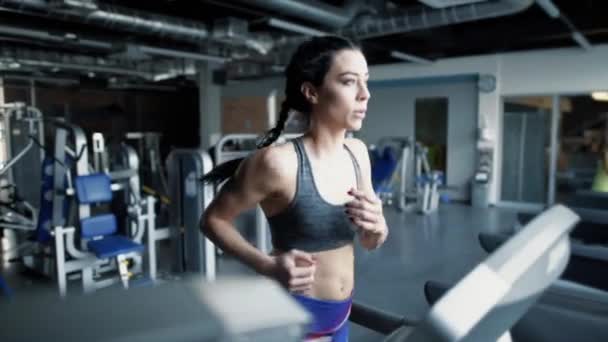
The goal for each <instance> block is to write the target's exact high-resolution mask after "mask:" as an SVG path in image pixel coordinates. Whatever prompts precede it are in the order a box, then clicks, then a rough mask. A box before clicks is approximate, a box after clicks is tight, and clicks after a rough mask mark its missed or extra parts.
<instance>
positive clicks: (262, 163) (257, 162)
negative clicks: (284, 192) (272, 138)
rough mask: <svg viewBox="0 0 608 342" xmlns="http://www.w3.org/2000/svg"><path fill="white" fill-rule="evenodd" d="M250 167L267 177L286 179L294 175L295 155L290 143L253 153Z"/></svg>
mask: <svg viewBox="0 0 608 342" xmlns="http://www.w3.org/2000/svg"><path fill="white" fill-rule="evenodd" d="M250 165H251V167H253V168H254V169H255V171H258V172H262V173H264V174H266V175H267V176H272V177H286V176H290V175H292V174H295V171H296V168H297V155H296V152H295V150H294V147H293V144H292V143H291V142H286V143H281V144H275V145H272V146H268V147H264V148H261V149H259V150H257V151H255V152H254V154H253V155H252V156H251V157H250ZM256 173H257V172H256Z"/></svg>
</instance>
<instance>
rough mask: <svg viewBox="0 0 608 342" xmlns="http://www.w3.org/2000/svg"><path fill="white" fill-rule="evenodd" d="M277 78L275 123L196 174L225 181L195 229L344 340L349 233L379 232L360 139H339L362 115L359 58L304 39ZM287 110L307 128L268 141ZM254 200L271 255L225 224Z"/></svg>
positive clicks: (370, 236)
mask: <svg viewBox="0 0 608 342" xmlns="http://www.w3.org/2000/svg"><path fill="white" fill-rule="evenodd" d="M285 76H286V89H285V95H286V99H285V101H284V102H283V104H282V106H281V112H280V116H279V120H278V123H277V125H276V127H275V128H273V129H271V130H270V131H269V132H268V133H267V134H266V136H265V137H264V139H262V141H261V142H260V144H259V146H258V147H259V149H258V150H257V151H256V152H255V153H254V154H253V155H251V156H250V157H249V158H247V159H245V160H244V161H242V162H241V161H240V160H239V161H234V162H232V163H230V162H229V163H225V164H222V165H220V166H219V167H217V168H216V169H214V170H212V171H211V172H210V173H209V174H208V175H206V176H205V177H204V179H203V180H204V181H207V182H221V181H223V180H224V179H227V178H228V179H229V180H228V182H227V183H226V184H225V185H224V186H223V187H222V190H221V191H220V193H219V194H218V195H217V196H216V198H215V199H214V200H213V202H212V203H211V204H210V205H209V207H208V208H207V210H206V211H205V214H204V215H203V218H202V220H201V229H202V231H203V233H204V234H205V235H206V236H207V237H209V238H210V239H211V240H212V241H213V242H214V243H216V244H217V245H218V246H219V247H220V248H221V249H222V250H223V251H225V252H227V253H229V254H232V255H234V256H235V257H237V258H238V259H239V260H241V261H242V262H243V263H245V264H247V265H248V266H250V267H251V268H253V269H254V270H256V271H257V272H258V273H260V274H263V275H266V276H269V277H271V278H274V279H276V280H277V281H279V282H280V283H281V284H282V285H283V286H284V287H285V288H287V289H288V290H289V291H290V292H291V293H292V294H293V296H294V298H295V299H296V300H298V301H299V302H300V303H301V304H302V305H303V306H304V307H305V308H307V309H308V310H309V311H310V312H311V313H312V315H313V317H314V323H313V325H312V326H311V328H310V333H309V335H308V337H309V338H311V339H312V338H317V337H327V336H330V338H331V339H332V341H347V340H348V324H346V322H347V320H348V315H349V313H350V305H351V302H352V292H353V283H354V250H353V241H354V238H355V236H358V239H359V241H360V244H361V245H362V246H363V247H364V248H366V249H374V248H377V247H379V246H380V245H381V244H382V243H383V242H384V241H385V240H386V237H387V235H388V228H387V226H386V222H385V219H384V216H383V214H382V205H381V202H380V201H379V200H378V199H377V198H376V196H375V194H374V192H373V190H372V185H371V171H370V162H369V157H368V154H367V147H366V146H365V144H364V143H363V142H361V141H360V140H357V139H352V138H348V139H347V138H345V134H346V132H347V131H356V130H359V129H360V128H361V125H362V122H363V119H364V118H365V112H366V109H367V102H368V100H369V98H370V94H369V92H368V89H367V80H368V77H369V75H368V69H367V62H366V60H365V57H364V56H363V54H362V53H361V50H360V49H359V48H358V47H357V46H355V45H353V44H352V43H351V42H350V41H348V40H346V39H344V38H340V37H333V36H329V37H321V38H313V39H311V40H310V41H307V42H305V43H303V44H302V45H300V47H299V48H298V49H297V51H296V52H295V53H294V55H293V56H292V59H291V61H290V63H289V65H288V67H287V69H286V71H285ZM292 109H293V110H296V111H298V112H300V113H304V114H306V115H308V119H309V129H308V131H307V132H306V133H305V134H304V135H303V136H302V137H301V138H298V139H294V140H293V141H291V142H288V143H285V144H282V145H276V146H270V145H271V144H272V143H273V142H274V141H275V140H276V139H277V138H278V137H279V135H280V134H281V131H282V130H283V127H284V125H285V122H286V121H287V119H288V116H289V112H290V110H292ZM235 169H236V172H235V171H234V170H235ZM258 203H259V204H260V205H261V207H262V209H263V210H264V213H265V214H266V216H267V218H268V221H269V225H270V229H271V233H272V241H273V247H274V249H275V250H274V251H273V252H272V253H271V255H266V254H264V253H262V252H261V251H259V250H258V249H256V248H255V247H253V246H252V245H251V244H249V243H248V242H247V241H246V240H245V239H244V238H243V237H242V236H241V235H240V234H239V233H238V231H237V230H236V229H235V227H234V225H233V223H232V222H233V220H234V219H235V218H236V217H237V216H238V215H239V214H240V213H242V212H243V211H245V210H248V209H250V208H253V207H254V206H255V205H256V204H258Z"/></svg>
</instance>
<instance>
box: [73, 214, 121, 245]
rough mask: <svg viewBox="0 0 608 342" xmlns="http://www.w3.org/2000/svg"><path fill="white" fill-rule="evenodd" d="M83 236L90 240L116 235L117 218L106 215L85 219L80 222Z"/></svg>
mask: <svg viewBox="0 0 608 342" xmlns="http://www.w3.org/2000/svg"><path fill="white" fill-rule="evenodd" d="M80 229H81V235H82V237H83V238H85V239H90V238H92V237H95V236H100V235H112V234H114V233H116V216H114V215H113V214H104V215H97V216H91V217H87V218H84V219H82V220H80Z"/></svg>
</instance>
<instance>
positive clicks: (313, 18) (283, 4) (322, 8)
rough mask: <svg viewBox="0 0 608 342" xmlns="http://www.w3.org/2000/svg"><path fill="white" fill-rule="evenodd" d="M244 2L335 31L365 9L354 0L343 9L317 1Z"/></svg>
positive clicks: (269, 0)
mask: <svg viewBox="0 0 608 342" xmlns="http://www.w3.org/2000/svg"><path fill="white" fill-rule="evenodd" d="M244 2H246V3H247V4H248V5H254V6H257V7H260V8H264V9H266V10H271V11H276V12H278V13H281V14H286V15H289V16H292V17H295V18H300V19H304V20H307V21H310V22H314V23H317V24H320V25H323V26H326V27H330V28H333V29H338V28H342V27H344V26H346V25H348V24H349V23H350V22H351V21H352V20H353V19H354V18H355V15H357V14H358V12H360V11H361V10H363V9H364V5H363V4H362V2H361V1H353V0H350V1H347V3H346V4H345V6H344V8H343V9H342V8H338V7H334V6H331V5H328V4H326V3H323V2H320V1H315V0H299V1H298V0H247V1H244Z"/></svg>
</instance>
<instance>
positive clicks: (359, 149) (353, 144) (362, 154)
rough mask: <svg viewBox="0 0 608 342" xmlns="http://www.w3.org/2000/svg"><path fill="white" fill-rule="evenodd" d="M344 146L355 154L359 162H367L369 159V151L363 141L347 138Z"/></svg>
mask: <svg viewBox="0 0 608 342" xmlns="http://www.w3.org/2000/svg"><path fill="white" fill-rule="evenodd" d="M344 144H346V146H347V147H348V148H349V149H350V150H351V151H352V152H353V153H354V154H355V157H357V159H359V160H366V159H368V158H369V154H368V151H367V145H366V144H365V142H363V140H361V139H358V138H346V139H345V140H344Z"/></svg>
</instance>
